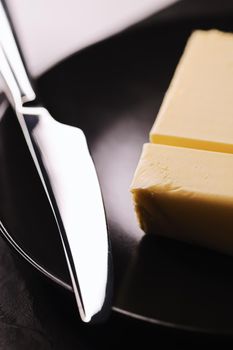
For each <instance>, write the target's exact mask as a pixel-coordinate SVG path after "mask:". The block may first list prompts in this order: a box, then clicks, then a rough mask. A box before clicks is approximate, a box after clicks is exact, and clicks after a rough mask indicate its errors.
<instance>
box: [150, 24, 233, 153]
mask: <svg viewBox="0 0 233 350" xmlns="http://www.w3.org/2000/svg"><path fill="white" fill-rule="evenodd" d="M150 140H151V142H153V143H161V144H167V145H173V146H174V145H175V146H182V147H191V148H196V149H204V150H211V151H218V152H228V153H233V34H230V33H224V32H220V31H217V30H210V31H201V30H198V31H195V32H194V33H193V34H192V35H191V37H190V39H189V40H188V43H187V45H186V48H185V51H184V54H183V56H182V58H181V60H180V63H179V65H178V67H177V69H176V71H175V74H174V77H173V79H172V82H171V84H170V87H169V89H168V91H167V93H166V96H165V98H164V101H163V103H162V105H161V108H160V111H159V114H158V116H157V119H156V121H155V123H154V126H153V128H152V130H151V133H150Z"/></svg>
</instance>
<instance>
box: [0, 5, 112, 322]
mask: <svg viewBox="0 0 233 350" xmlns="http://www.w3.org/2000/svg"><path fill="white" fill-rule="evenodd" d="M0 23H1V28H3V30H2V31H1V33H0V74H1V76H2V78H3V79H2V80H3V82H4V85H3V86H4V92H5V93H6V95H7V97H8V99H9V101H10V103H11V104H12V106H13V108H14V110H15V113H16V116H17V118H18V121H19V124H20V126H21V129H22V132H23V135H24V138H25V141H26V143H27V145H28V149H29V151H30V153H31V157H32V160H33V162H34V164H35V167H36V169H37V172H38V175H39V177H40V180H41V183H42V185H43V189H44V191H45V192H46V195H47V199H48V201H49V203H50V208H51V215H53V217H54V220H55V222H56V225H57V229H58V234H59V235H60V239H61V242H62V245H63V248H64V253H65V257H66V262H67V265H68V269H69V272H70V278H71V282H72V287H73V291H74V294H75V298H76V301H77V306H78V309H79V314H80V317H81V319H82V320H83V321H84V322H90V321H93V322H99V321H103V320H104V319H106V318H107V317H108V314H109V312H110V307H111V297H112V259H111V250H110V241H109V236H108V230H107V224H106V217H105V210H104V205H103V199H102V194H101V190H100V186H99V181H98V177H97V174H96V170H95V166H94V163H93V160H92V158H91V156H90V153H89V150H88V146H87V141H86V138H85V135H84V133H83V132H82V130H81V129H79V128H76V127H72V126H69V125H65V124H62V123H59V122H57V121H56V120H55V119H54V118H53V117H52V116H51V115H50V114H49V112H48V111H47V109H46V108H44V107H38V106H35V107H31V106H30V107H27V106H25V105H24V102H30V101H33V100H34V99H35V96H36V94H35V92H34V90H33V88H32V86H31V83H30V80H29V78H28V77H27V73H26V70H25V68H24V65H23V62H22V59H21V57H20V54H19V51H18V48H17V44H16V42H15V39H14V36H13V33H12V31H11V26H10V23H9V21H8V18H7V15H6V12H5V10H4V7H3V5H2V3H0ZM51 253H52V252H51Z"/></svg>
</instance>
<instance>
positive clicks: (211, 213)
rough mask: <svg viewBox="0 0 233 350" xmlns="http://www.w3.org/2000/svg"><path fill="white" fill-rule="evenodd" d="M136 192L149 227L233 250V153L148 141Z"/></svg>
mask: <svg viewBox="0 0 233 350" xmlns="http://www.w3.org/2000/svg"><path fill="white" fill-rule="evenodd" d="M131 191H132V193H133V199H134V202H135V209H136V212H137V215H138V219H139V222H140V225H141V228H142V229H143V230H144V231H145V232H147V233H148V232H155V233H157V234H159V235H164V236H167V237H172V238H176V239H181V240H184V241H189V242H193V243H198V244H201V245H203V246H207V247H209V248H212V249H216V250H220V251H223V252H228V253H233V155H231V154H227V153H219V152H210V151H203V150H197V149H189V148H182V147H175V146H167V145H159V144H145V145H144V148H143V152H142V155H141V158H140V161H139V164H138V167H137V169H136V172H135V175H134V179H133V182H132V185H131Z"/></svg>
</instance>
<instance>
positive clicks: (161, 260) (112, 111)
mask: <svg viewBox="0 0 233 350" xmlns="http://www.w3.org/2000/svg"><path fill="white" fill-rule="evenodd" d="M232 19H233V18H232V17H229V18H226V17H224V18H216V19H211V20H207V19H204V18H203V19H202V20H198V21H197V20H192V21H191V20H189V21H184V20H183V21H180V22H174V23H171V22H170V23H169V22H167V23H160V24H156V23H153V24H152V23H151V24H147V25H145V26H139V27H135V28H133V29H131V30H129V31H126V32H124V33H122V34H120V35H118V36H116V37H113V38H111V39H108V40H106V41H104V42H102V43H100V44H97V45H95V46H93V47H91V48H89V49H86V50H84V51H82V52H81V53H79V54H77V55H74V56H72V57H70V58H69V59H68V60H66V61H64V62H62V63H61V64H59V65H58V66H56V67H54V68H53V69H52V70H50V71H49V72H47V73H46V74H45V75H44V76H43V77H41V78H40V80H39V81H38V91H39V92H40V97H41V101H43V103H44V104H45V105H46V107H48V109H49V111H50V113H51V115H52V116H53V117H54V118H55V119H57V120H58V121H61V122H64V123H66V124H70V125H73V126H77V127H80V128H81V129H83V130H84V132H85V135H86V137H87V140H88V143H89V147H90V151H91V153H92V156H93V159H94V161H95V164H96V168H97V172H98V175H99V179H100V183H101V187H102V191H103V197H104V201H105V207H106V214H107V221H108V225H109V233H110V238H111V241H112V248H113V262H114V270H115V289H114V309H115V310H116V311H120V312H123V313H125V314H127V315H128V316H132V317H138V318H140V319H142V320H145V321H148V322H152V323H155V324H160V325H162V326H171V327H174V328H182V329H189V330H197V331H201V332H208V333H213V332H214V333H233V303H232V295H233V278H232V272H233V259H232V257H229V256H224V255H220V254H217V253H214V252H211V251H208V250H207V249H201V248H197V247H192V246H189V245H188V244H184V243H179V242H175V241H172V240H168V239H159V238H157V237H152V236H144V235H143V232H142V231H141V230H140V229H139V228H138V225H137V221H136V218H135V214H134V210H133V205H132V201H131V196H130V193H129V186H130V182H131V180H132V176H133V173H134V170H135V167H136V165H137V162H138V159H139V156H140V153H141V148H142V145H143V143H144V142H147V140H148V133H149V130H150V128H151V126H152V123H153V121H154V119H155V116H156V113H157V112H158V109H159V106H160V104H161V101H162V98H163V96H164V93H165V91H166V89H167V87H168V85H169V82H170V79H171V77H172V75H173V72H174V69H175V67H176V65H177V63H178V60H179V58H180V55H181V53H182V51H183V49H184V46H185V43H186V40H187V38H188V36H189V35H190V33H191V31H192V30H194V29H200V28H204V29H208V28H219V29H223V30H230V31H231V30H232V31H233V24H232V23H233V21H232ZM0 126H1V127H0V133H1V135H0V136H1V137H0V140H1V141H0V142H1V147H0V151H1V152H0V161H1V162H4V164H5V165H6V166H4V169H1V178H0V179H1V183H0V184H1V192H2V193H1V196H2V198H3V199H4V200H3V201H2V203H4V206H1V208H0V210H1V212H0V214H1V217H2V218H3V222H4V223H5V225H6V227H7V229H8V230H9V232H10V233H11V234H12V235H13V236H14V238H15V239H16V241H17V242H18V243H19V244H20V245H22V246H23V247H24V249H25V250H26V252H27V253H28V254H30V256H32V257H33V258H34V259H35V260H36V261H37V262H38V263H39V264H40V265H41V266H43V267H44V268H45V269H46V270H48V271H49V272H51V273H52V274H54V275H55V276H56V277H58V278H59V279H61V280H62V281H63V282H65V283H67V284H70V279H69V275H68V272H67V269H66V265H65V259H64V256H63V252H62V247H61V245H60V242H59V240H58V238H57V233H56V228H55V226H54V223H53V221H52V219H51V218H50V215H49V208H48V205H47V204H46V198H45V195H44V194H43V191H42V190H41V185H40V183H39V180H38V179H37V176H36V174H35V170H34V168H33V167H32V165H31V162H30V159H29V155H28V153H27V152H26V146H25V145H24V142H23V140H22V138H21V135H20V132H19V129H18V125H17V122H16V121H15V120H14V118H12V115H11V111H10V110H8V111H7V113H5V114H4V116H3V117H2V118H1V123H0ZM12 159H15V161H14V162H12ZM77 181H78V179H77ZM84 185H88V184H84ZM35 198H36V200H35ZM90 200H91V199H90ZM38 214H39V215H38ZM90 219H91V218H90ZM16 232H17V235H16ZM220 234H221V233H220ZM51 252H52V253H51Z"/></svg>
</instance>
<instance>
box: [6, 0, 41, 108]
mask: <svg viewBox="0 0 233 350" xmlns="http://www.w3.org/2000/svg"><path fill="white" fill-rule="evenodd" d="M0 28H1V30H0V46H1V49H2V51H3V54H4V55H5V57H6V58H7V61H8V65H9V67H10V68H11V71H12V73H13V75H14V79H15V82H16V84H17V87H18V90H19V93H20V97H21V102H22V104H23V103H25V102H30V101H33V100H34V99H35V98H36V95H35V92H34V90H33V88H32V85H31V83H30V80H29V78H28V75H27V72H26V69H25V67H24V64H23V60H22V58H21V56H20V53H19V49H18V46H17V44H16V40H15V38H14V34H13V30H12V26H11V24H10V21H9V19H8V16H7V12H6V10H5V4H4V3H3V1H0Z"/></svg>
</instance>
